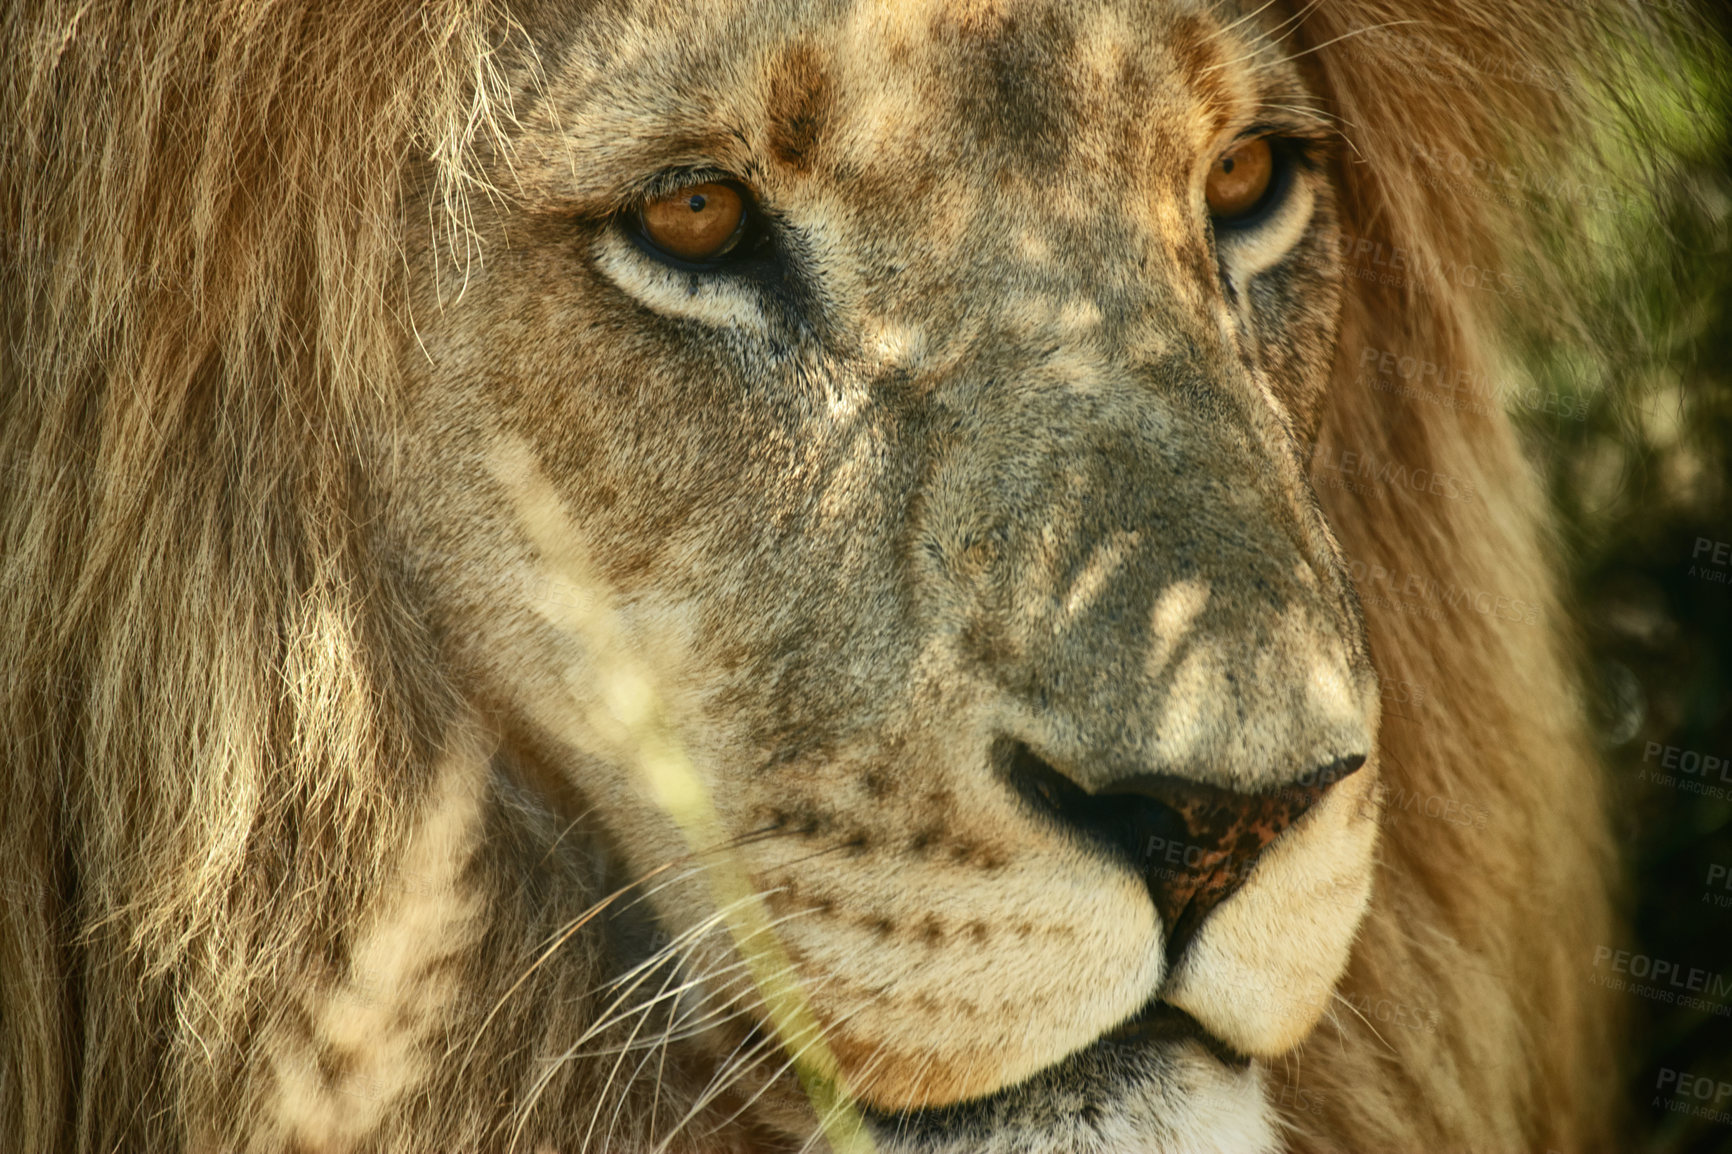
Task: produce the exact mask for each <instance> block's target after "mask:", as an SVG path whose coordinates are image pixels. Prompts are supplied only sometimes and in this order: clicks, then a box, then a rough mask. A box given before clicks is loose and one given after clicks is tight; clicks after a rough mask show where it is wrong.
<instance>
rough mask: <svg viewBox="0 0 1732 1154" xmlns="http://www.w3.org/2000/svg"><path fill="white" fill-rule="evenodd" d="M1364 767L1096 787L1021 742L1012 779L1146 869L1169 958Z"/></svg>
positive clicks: (1138, 780)
mask: <svg viewBox="0 0 1732 1154" xmlns="http://www.w3.org/2000/svg"><path fill="white" fill-rule="evenodd" d="M1364 764H1365V758H1364V757H1363V756H1359V755H1355V756H1352V757H1344V758H1341V759H1339V760H1337V761H1334V762H1332V763H1330V764H1328V765H1325V766H1320V767H1319V768H1317V769H1316V770H1314V771H1312V772H1311V773H1309V774H1306V775H1304V776H1303V777H1302V778H1300V779H1299V780H1297V781H1293V782H1289V783H1287V784H1285V785H1283V786H1281V787H1280V788H1278V789H1275V790H1272V791H1269V792H1266V793H1239V792H1236V791H1234V790H1229V789H1223V788H1221V787H1220V786H1214V785H1206V784H1203V783H1201V782H1195V781H1189V780H1186V779H1184V778H1178V777H1172V776H1167V775H1153V774H1145V775H1136V776H1131V777H1124V778H1120V779H1118V780H1116V781H1114V782H1112V783H1111V784H1110V785H1107V786H1105V787H1104V788H1102V789H1100V790H1098V791H1096V792H1094V793H1089V792H1088V791H1087V790H1084V789H1083V788H1082V787H1081V786H1078V785H1077V784H1076V783H1075V782H1073V781H1071V780H1070V779H1069V778H1068V777H1066V776H1065V775H1064V774H1062V773H1060V772H1059V771H1058V770H1056V769H1054V768H1053V767H1052V766H1051V765H1050V764H1048V763H1047V762H1046V761H1044V760H1042V759H1041V758H1040V757H1039V756H1038V755H1036V754H1035V753H1034V751H1033V750H1031V749H1029V748H1028V746H1026V745H1023V744H1022V743H1020V742H1018V743H1017V745H1016V749H1015V752H1014V754H1013V756H1012V757H1011V765H1010V778H1011V781H1012V783H1013V784H1014V785H1015V786H1016V787H1017V789H1018V791H1019V792H1021V793H1022V794H1023V796H1024V797H1025V798H1027V799H1028V800H1029V801H1030V802H1032V803H1033V804H1034V805H1035V806H1037V807H1038V808H1040V809H1043V810H1045V811H1047V812H1048V813H1050V814H1052V815H1053V816H1054V817H1056V818H1057V819H1058V820H1060V821H1062V822H1064V823H1065V824H1067V825H1069V826H1071V827H1073V828H1074V829H1076V830H1077V831H1079V832H1080V833H1082V834H1083V835H1085V836H1086V837H1088V838H1089V839H1090V840H1092V841H1094V842H1096V843H1099V844H1102V845H1104V846H1105V847H1107V848H1108V849H1109V850H1111V851H1112V852H1113V853H1115V854H1116V855H1117V856H1119V857H1122V858H1127V859H1128V860H1129V861H1130V863H1131V864H1132V866H1133V868H1135V869H1137V870H1138V871H1139V872H1141V873H1142V875H1143V880H1144V882H1145V883H1146V884H1147V885H1148V887H1149V896H1150V897H1152V898H1153V899H1154V903H1155V909H1156V910H1157V911H1158V912H1159V913H1160V915H1161V924H1162V925H1163V926H1164V927H1165V928H1166V931H1167V942H1166V947H1167V956H1168V957H1169V958H1171V959H1175V960H1176V959H1177V958H1178V956H1179V955H1180V954H1181V953H1183V952H1184V949H1185V946H1186V945H1187V944H1189V942H1190V940H1191V938H1192V936H1193V935H1195V934H1196V932H1197V928H1198V926H1200V925H1201V924H1202V921H1203V919H1204V918H1205V917H1207V916H1208V914H1209V911H1210V910H1212V909H1214V908H1215V907H1216V906H1218V905H1220V904H1221V903H1222V902H1223V901H1225V900H1226V899H1227V898H1229V897H1231V896H1232V894H1233V891H1235V890H1237V889H1238V888H1239V887H1240V886H1241V885H1242V884H1244V881H1245V879H1246V877H1247V876H1248V875H1249V874H1250V872H1251V868H1252V866H1254V865H1255V864H1256V862H1257V858H1258V856H1259V855H1260V854H1261V853H1262V852H1263V850H1264V848H1265V847H1266V846H1268V845H1269V843H1270V842H1272V841H1274V840H1275V839H1276V838H1278V837H1280V836H1281V834H1282V833H1283V832H1285V831H1286V829H1287V827H1289V826H1291V825H1292V824H1293V823H1294V822H1296V821H1298V820H1299V818H1300V816H1301V815H1303V814H1304V813H1305V811H1306V810H1308V809H1310V808H1311V807H1312V806H1313V805H1315V804H1317V802H1318V801H1320V800H1321V799H1322V797H1323V795H1324V794H1325V793H1327V792H1328V791H1329V788H1330V787H1331V786H1333V785H1334V784H1335V783H1336V782H1338V781H1340V780H1341V779H1342V778H1344V777H1346V776H1347V775H1348V774H1350V773H1352V772H1353V771H1354V770H1356V769H1358V768H1359V767H1360V766H1361V765H1364Z"/></svg>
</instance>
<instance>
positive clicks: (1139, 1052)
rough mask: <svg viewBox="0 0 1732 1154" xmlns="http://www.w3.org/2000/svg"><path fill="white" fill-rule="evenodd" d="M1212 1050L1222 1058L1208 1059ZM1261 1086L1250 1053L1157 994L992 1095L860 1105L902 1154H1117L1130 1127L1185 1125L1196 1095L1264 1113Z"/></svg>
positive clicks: (884, 1140) (886, 1144)
mask: <svg viewBox="0 0 1732 1154" xmlns="http://www.w3.org/2000/svg"><path fill="white" fill-rule="evenodd" d="M1187 1042H1195V1043H1196V1046H1188V1045H1186V1044H1185V1043H1187ZM1203 1055H1207V1056H1208V1058H1212V1059H1214V1061H1213V1062H1210V1061H1207V1059H1204V1060H1203V1061H1201V1062H1199V1061H1198V1059H1199V1058H1202V1057H1203ZM1208 1070H1212V1071H1213V1073H1212V1074H1211V1073H1207V1072H1206V1071H1208ZM1257 1084H1258V1083H1257V1080H1256V1076H1255V1073H1254V1070H1253V1064H1252V1061H1251V1059H1250V1058H1248V1057H1246V1056H1245V1055H1243V1054H1240V1053H1238V1052H1237V1051H1235V1050H1234V1049H1233V1048H1232V1047H1231V1046H1228V1045H1227V1044H1226V1043H1224V1042H1222V1041H1221V1040H1220V1039H1219V1038H1216V1037H1214V1036H1213V1035H1211V1034H1210V1033H1209V1032H1208V1031H1207V1030H1206V1029H1205V1028H1204V1027H1203V1026H1202V1025H1201V1024H1200V1023H1198V1022H1197V1020H1196V1019H1195V1018H1193V1017H1192V1016H1191V1015H1190V1014H1187V1013H1186V1012H1185V1011H1183V1010H1180V1009H1178V1008H1177V1007H1175V1006H1170V1005H1168V1004H1166V1003H1164V1002H1159V1001H1155V1002H1150V1003H1149V1005H1148V1006H1147V1007H1146V1008H1145V1009H1144V1010H1143V1011H1142V1012H1140V1013H1139V1014H1137V1015H1136V1017H1134V1018H1132V1019H1131V1020H1130V1021H1128V1022H1125V1023H1124V1024H1123V1025H1120V1026H1119V1027H1117V1028H1116V1029H1113V1030H1111V1031H1109V1032H1107V1033H1106V1034H1103V1035H1102V1036H1101V1037H1099V1038H1097V1039H1095V1041H1094V1042H1092V1043H1090V1044H1089V1045H1087V1046H1084V1047H1083V1048H1082V1049H1081V1050H1078V1051H1076V1052H1075V1053H1073V1054H1070V1055H1068V1056H1067V1057H1065V1058H1063V1059H1061V1060H1060V1061H1058V1062H1056V1063H1054V1064H1053V1065H1051V1066H1049V1067H1047V1068H1046V1069H1044V1070H1041V1071H1039V1072H1038V1073H1036V1074H1035V1075H1033V1076H1032V1077H1030V1078H1027V1079H1025V1080H1023V1081H1021V1082H1018V1083H1016V1084H1015V1085H1012V1086H1006V1087H1003V1088H1002V1089H999V1090H996V1091H994V1092H993V1093H991V1094H988V1095H986V1096H984V1097H981V1098H974V1099H970V1100H968V1101H964V1102H958V1103H954V1104H952V1105H947V1106H939V1107H930V1108H925V1109H910V1110H896V1111H888V1110H880V1109H874V1108H872V1107H869V1106H866V1105H864V1104H862V1105H861V1107H860V1112H861V1115H862V1117H863V1118H864V1119H865V1120H866V1121H867V1123H868V1124H869V1125H870V1127H871V1128H872V1130H873V1131H874V1134H875V1137H876V1138H877V1139H878V1140H879V1142H880V1149H882V1150H887V1151H895V1152H896V1154H961V1152H963V1151H968V1152H970V1154H974V1152H977V1151H980V1150H985V1149H991V1150H1010V1149H1015V1150H1027V1151H1042V1152H1045V1151H1058V1150H1065V1151H1091V1152H1092V1151H1106V1150H1115V1151H1116V1150H1120V1149H1129V1148H1130V1147H1126V1146H1124V1145H1123V1137H1124V1135H1125V1134H1126V1133H1128V1132H1134V1133H1139V1134H1143V1133H1145V1129H1144V1128H1145V1127H1149V1126H1153V1127H1154V1128H1155V1129H1156V1130H1160V1131H1161V1132H1167V1131H1168V1130H1169V1128H1170V1129H1171V1130H1172V1131H1173V1132H1182V1131H1183V1130H1184V1129H1185V1124H1184V1122H1183V1116H1184V1115H1186V1114H1189V1113H1191V1111H1192V1110H1193V1109H1195V1108H1196V1107H1197V1106H1198V1105H1199V1103H1198V1102H1196V1101H1193V1100H1191V1099H1192V1097H1193V1095H1196V1096H1200V1097H1202V1098H1206V1099H1209V1100H1211V1101H1212V1105H1211V1106H1210V1107H1209V1108H1211V1109H1213V1108H1218V1107H1220V1106H1221V1105H1222V1103H1223V1101H1226V1102H1228V1103H1230V1104H1231V1108H1233V1109H1236V1110H1240V1111H1245V1110H1249V1111H1252V1112H1255V1111H1256V1110H1257V1109H1258V1108H1259V1107H1258V1106H1257V1105H1253V1103H1260V1101H1261V1098H1260V1091H1259V1090H1258V1089H1256V1087H1257ZM1243 1094H1248V1095H1249V1097H1248V1098H1247V1097H1243V1096H1241V1095H1243ZM1223 1095H1225V1097H1223ZM1156 1119H1158V1121H1156ZM1148 1133H1153V1131H1149V1132H1148ZM1115 1136H1116V1137H1115ZM1007 1139H1008V1140H1009V1144H1008V1145H1007V1144H1006V1140H1007ZM1253 1145H1254V1148H1256V1149H1263V1148H1264V1147H1263V1146H1256V1145H1255V1144H1253ZM1248 1148H1251V1147H1248Z"/></svg>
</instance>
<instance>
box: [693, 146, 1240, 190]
mask: <svg viewBox="0 0 1732 1154" xmlns="http://www.w3.org/2000/svg"><path fill="white" fill-rule="evenodd" d="M1221 171H1222V172H1232V171H1233V158H1232V157H1230V156H1223V157H1222V158H1221ZM693 199H694V200H695V199H696V198H695V197H694V198H693Z"/></svg>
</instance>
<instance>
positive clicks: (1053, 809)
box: [1009, 741, 1187, 869]
mask: <svg viewBox="0 0 1732 1154" xmlns="http://www.w3.org/2000/svg"><path fill="white" fill-rule="evenodd" d="M1009 776H1010V781H1011V784H1012V785H1013V786H1015V787H1016V789H1017V792H1018V793H1020V794H1021V795H1022V796H1023V798H1024V800H1026V801H1027V802H1029V803H1030V804H1031V805H1033V806H1034V808H1035V809H1037V810H1040V811H1042V812H1044V813H1046V814H1047V815H1048V816H1049V817H1052V818H1054V819H1056V820H1058V821H1059V822H1060V823H1062V824H1064V825H1066V826H1069V827H1070V828H1072V829H1073V830H1075V831H1077V832H1078V833H1081V834H1083V835H1085V836H1086V837H1088V838H1089V839H1090V840H1091V841H1094V842H1096V843H1097V844H1099V845H1100V846H1101V847H1102V848H1104V849H1107V850H1109V851H1111V852H1113V853H1114V854H1116V855H1118V856H1120V857H1123V858H1125V859H1127V860H1128V861H1130V862H1131V863H1132V864H1133V865H1135V866H1137V868H1139V869H1140V868H1141V867H1142V863H1143V862H1144V861H1145V860H1146V859H1147V857H1148V855H1149V853H1150V849H1151V846H1152V845H1153V844H1155V843H1157V842H1159V841H1161V840H1162V839H1169V840H1174V841H1177V840H1182V839H1184V838H1185V837H1186V832H1187V826H1186V823H1185V817H1184V815H1183V814H1182V813H1180V812H1179V811H1178V810H1176V809H1174V808H1173V807H1172V806H1170V805H1167V804H1166V803H1165V802H1163V801H1162V800H1160V799H1159V798H1158V797H1155V796H1152V795H1150V794H1147V793H1143V792H1133V793H1117V792H1102V793H1099V794H1094V793H1089V792H1088V791H1087V790H1085V789H1083V788H1082V787H1081V786H1079V785H1077V784H1076V782H1074V781H1072V780H1071V779H1070V778H1068V777H1066V776H1065V775H1064V774H1063V773H1060V772H1059V771H1058V770H1057V769H1055V768H1053V766H1052V765H1051V764H1050V763H1049V762H1047V761H1046V760H1045V759H1043V758H1042V757H1041V756H1040V755H1039V754H1037V753H1035V752H1034V750H1032V749H1030V748H1029V747H1028V746H1026V745H1024V744H1023V743H1022V742H1020V741H1019V742H1016V743H1015V748H1014V751H1013V752H1012V754H1011V757H1010V775H1009Z"/></svg>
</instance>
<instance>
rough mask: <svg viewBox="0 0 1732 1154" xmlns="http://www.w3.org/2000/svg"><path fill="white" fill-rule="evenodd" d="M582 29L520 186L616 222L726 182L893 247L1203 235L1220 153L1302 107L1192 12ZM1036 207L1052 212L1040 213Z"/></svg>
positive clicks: (721, 8)
mask: <svg viewBox="0 0 1732 1154" xmlns="http://www.w3.org/2000/svg"><path fill="white" fill-rule="evenodd" d="M651 7H653V9H654V10H653V11H651V10H646V11H641V12H637V13H634V15H633V16H632V17H631V18H630V21H629V23H627V24H617V23H606V24H602V23H598V24H596V25H595V26H593V27H588V28H585V29H582V30H580V31H579V32H578V33H576V39H577V41H578V42H579V43H578V46H575V47H571V48H568V49H567V50H566V51H564V52H563V53H561V54H559V57H558V60H559V63H557V64H556V65H554V66H552V67H550V68H549V69H548V71H547V75H546V76H545V79H544V81H543V82H542V83H539V84H538V85H537V86H536V90H537V92H538V94H539V99H538V102H537V103H536V104H535V105H534V107H533V108H532V109H529V110H526V114H525V116H524V123H525V124H526V125H527V126H529V131H528V132H527V133H526V138H525V139H524V140H523V142H522V143H521V146H520V154H519V156H517V157H514V160H516V161H519V162H521V164H522V166H526V167H527V168H528V169H529V170H530V171H529V172H528V173H527V175H526V174H525V173H524V172H523V171H519V172H517V173H515V174H514V175H515V176H516V177H517V178H519V179H520V180H522V179H525V178H526V179H527V182H528V185H529V186H530V187H532V188H534V189H536V190H537V191H540V192H542V193H544V194H546V195H548V196H553V197H559V198H565V199H570V200H572V201H575V202H578V203H582V204H592V205H595V206H597V207H608V206H611V205H615V204H617V203H619V202H621V201H623V200H626V199H629V198H630V197H631V196H632V195H633V194H634V193H635V192H637V191H638V190H639V188H640V183H639V182H641V180H642V179H643V177H644V176H645V174H646V173H648V174H653V173H655V172H657V171H658V170H665V169H667V168H669V167H678V166H682V165H684V166H691V167H698V166H704V165H722V166H724V167H728V168H730V169H732V170H734V171H736V173H737V174H740V175H750V176H751V177H752V178H753V180H754V182H755V183H756V184H758V185H759V186H760V187H761V188H762V190H763V191H765V192H766V194H768V195H770V196H772V197H776V198H778V199H780V198H791V199H795V200H799V201H804V202H807V203H812V202H816V201H826V202H829V205H830V206H831V207H833V209H834V211H835V214H836V215H837V216H839V217H842V218H846V217H847V216H848V214H850V213H854V214H869V215H870V218H871V228H872V231H873V233H874V235H875V236H877V237H879V238H880V239H882V238H884V237H887V236H892V235H894V234H895V233H896V232H897V230H898V229H918V230H919V231H920V232H921V233H922V234H923V235H925V236H928V237H939V238H942V237H943V236H945V235H946V234H968V235H970V237H971V239H973V238H976V237H978V235H979V234H982V233H985V234H998V235H1002V234H1004V232H1005V228H1006V224H1007V217H1008V218H1010V220H1011V221H1012V222H1013V223H1015V224H1017V225H1018V226H1019V228H1018V229H1017V230H1016V231H1019V232H1021V233H1024V234H1026V233H1028V232H1029V231H1030V230H1031V229H1032V227H1033V226H1034V225H1035V224H1037V223H1040V224H1044V225H1045V226H1047V227H1048V228H1049V229H1057V228H1062V227H1063V226H1065V225H1067V224H1070V225H1075V224H1077V223H1079V222H1083V221H1088V222H1092V223H1095V224H1096V225H1099V224H1100V223H1101V222H1103V221H1109V222H1110V221H1111V220H1113V219H1115V218H1118V217H1129V218H1139V219H1140V220H1141V221H1142V223H1144V224H1145V225H1152V226H1154V227H1157V228H1161V229H1164V230H1165V231H1167V232H1169V233H1171V234H1173V235H1175V236H1177V235H1179V234H1186V233H1189V232H1191V231H1194V224H1193V222H1194V219H1195V213H1194V208H1195V206H1194V205H1192V204H1190V203H1189V200H1188V199H1187V198H1188V196H1189V195H1190V186H1191V185H1192V183H1193V177H1194V174H1195V166H1196V163H1197V161H1198V158H1199V157H1200V156H1202V155H1203V154H1204V152H1205V150H1206V149H1207V148H1208V146H1209V145H1210V143H1211V142H1212V141H1215V140H1218V139H1219V138H1221V137H1222V135H1223V134H1224V133H1228V132H1229V131H1231V130H1232V129H1233V128H1234V127H1236V126H1238V127H1243V126H1245V125H1247V124H1249V123H1250V122H1251V121H1252V120H1253V118H1254V117H1255V115H1256V112H1257V109H1258V108H1259V106H1260V105H1261V104H1262V103H1266V102H1272V101H1284V100H1299V99H1303V98H1304V97H1303V94H1302V93H1299V92H1295V91H1293V89H1294V86H1295V84H1296V81H1295V78H1294V77H1293V75H1292V74H1291V71H1290V69H1289V68H1288V67H1286V65H1285V61H1284V60H1282V59H1281V58H1280V54H1279V52H1278V51H1277V50H1276V48H1275V47H1274V46H1273V45H1272V44H1270V43H1268V42H1267V41H1266V40H1265V39H1264V38H1263V37H1264V32H1263V29H1262V17H1261V14H1260V13H1259V11H1258V10H1256V9H1252V10H1250V11H1249V12H1248V13H1245V14H1239V13H1237V12H1236V11H1231V10H1222V9H1219V8H1216V7H1212V6H1206V5H1202V4H1195V3H1190V2H1188V0H1174V2H1171V3H1166V4H1158V5H1148V4H1139V5H1136V6H1134V8H1133V6H1131V5H1129V4H1124V3H1116V2H1098V3H1088V2H1076V0H1024V2H1009V0H1006V2H980V3H967V2H963V3H958V2H955V0H895V2H882V0H881V2H848V3H839V2H836V0H775V2H773V3H766V2H764V0H741V2H737V3H727V4H713V5H712V4H704V5H680V6H670V7H668V8H667V9H666V10H665V11H664V10H663V9H662V8H661V7H660V6H651ZM1037 197H1038V202H1037V201H1036V199H1035V198H1037Z"/></svg>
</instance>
